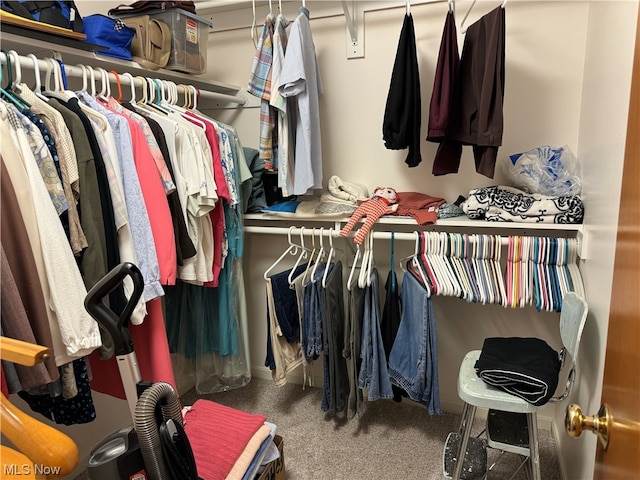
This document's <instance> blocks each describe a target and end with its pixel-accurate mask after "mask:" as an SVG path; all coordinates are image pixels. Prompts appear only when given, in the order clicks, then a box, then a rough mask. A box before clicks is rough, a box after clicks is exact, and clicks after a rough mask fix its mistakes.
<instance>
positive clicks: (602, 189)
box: [555, 1, 638, 479]
mask: <svg viewBox="0 0 640 480" xmlns="http://www.w3.org/2000/svg"><path fill="white" fill-rule="evenodd" d="M637 9H638V5H637V2H628V1H627V2H624V1H622V2H592V4H591V6H590V8H589V17H588V27H587V39H586V45H585V51H586V59H585V69H584V83H583V88H582V105H581V115H580V138H579V143H578V148H579V151H580V158H581V161H582V165H583V166H584V171H583V174H584V192H585V193H584V197H585V204H586V205H587V209H586V217H585V232H586V238H587V242H588V252H587V260H586V261H585V262H583V265H582V271H583V274H584V276H585V279H586V284H587V285H586V286H587V292H588V300H589V309H590V312H591V313H590V316H589V320H588V323H587V324H586V326H585V332H584V335H583V340H582V346H581V353H580V359H579V364H578V368H579V370H578V372H579V376H578V381H577V383H576V388H575V389H574V391H573V394H572V396H571V397H570V398H569V400H568V401H569V402H571V403H577V404H579V405H580V406H582V408H583V409H584V411H585V412H589V415H592V414H594V413H595V412H597V411H598V409H599V408H600V397H601V393H602V378H603V371H604V357H605V353H606V346H607V328H608V323H609V305H610V300H611V285H612V278H613V270H612V265H613V261H614V253H615V239H616V229H617V225H618V210H619V207H620V208H625V206H624V205H621V206H619V198H620V187H621V175H622V166H623V160H624V147H625V139H626V133H627V117H628V109H629V94H630V87H631V71H632V62H633V49H634V44H635V32H636V23H637ZM555 421H556V428H557V430H558V432H559V433H556V439H557V442H558V446H559V450H560V451H561V452H562V465H563V467H564V471H565V478H567V479H573V478H587V477H591V476H592V472H593V465H594V455H595V448H596V436H595V435H582V437H581V438H580V439H579V440H573V439H571V438H569V437H568V436H566V435H564V426H563V422H564V409H560V408H559V409H557V410H556V417H555Z"/></svg>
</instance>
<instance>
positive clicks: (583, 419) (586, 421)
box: [564, 403, 612, 450]
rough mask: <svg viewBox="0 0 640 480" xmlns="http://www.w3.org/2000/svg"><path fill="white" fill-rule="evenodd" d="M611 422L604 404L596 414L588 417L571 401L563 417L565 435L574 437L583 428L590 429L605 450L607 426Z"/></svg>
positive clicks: (607, 440)
mask: <svg viewBox="0 0 640 480" xmlns="http://www.w3.org/2000/svg"><path fill="white" fill-rule="evenodd" d="M611 422H612V418H611V413H610V412H609V407H607V405H606V404H603V405H602V406H601V407H600V410H598V414H597V415H593V416H592V417H589V416H585V415H583V414H582V409H581V408H580V406H579V405H576V404H575V403H572V404H571V405H569V406H568V407H567V413H566V415H565V417H564V428H565V430H566V431H567V435H569V436H570V437H574V438H577V437H579V436H580V435H581V434H582V431H583V430H591V431H592V432H593V433H595V434H596V435H597V436H598V440H600V445H602V448H604V449H605V450H606V449H607V447H608V446H609V428H610V425H611Z"/></svg>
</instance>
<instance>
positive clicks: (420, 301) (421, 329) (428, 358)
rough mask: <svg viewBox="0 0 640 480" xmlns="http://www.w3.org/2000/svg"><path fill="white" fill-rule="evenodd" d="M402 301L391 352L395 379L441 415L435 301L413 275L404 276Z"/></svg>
mask: <svg viewBox="0 0 640 480" xmlns="http://www.w3.org/2000/svg"><path fill="white" fill-rule="evenodd" d="M400 300H401V303H402V318H401V320H400V327H399V328H398V334H397V335H396V339H395V342H394V343H393V347H392V348H391V354H390V355H389V376H390V378H391V382H392V383H393V385H396V386H397V387H400V388H402V389H403V390H404V391H405V392H407V394H408V395H409V398H410V399H411V400H414V401H416V402H419V403H421V404H423V405H425V406H426V407H427V408H428V409H429V413H430V414H434V413H437V414H440V413H442V411H441V410H440V391H439V386H438V351H437V343H436V329H435V316H434V313H433V304H432V302H431V299H430V298H429V296H428V294H427V291H426V290H425V288H424V287H423V286H422V285H421V284H420V282H419V281H418V280H417V279H416V278H415V277H414V276H413V275H404V277H403V280H402V291H401V294H400Z"/></svg>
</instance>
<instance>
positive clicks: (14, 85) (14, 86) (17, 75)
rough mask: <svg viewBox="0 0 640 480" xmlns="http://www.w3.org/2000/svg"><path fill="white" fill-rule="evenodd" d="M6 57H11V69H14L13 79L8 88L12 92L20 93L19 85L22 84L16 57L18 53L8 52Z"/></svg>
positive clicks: (18, 62)
mask: <svg viewBox="0 0 640 480" xmlns="http://www.w3.org/2000/svg"><path fill="white" fill-rule="evenodd" d="M7 55H9V56H10V57H11V60H12V61H13V62H12V63H13V67H14V68H15V76H14V77H13V82H12V83H11V85H10V87H11V89H12V90H13V91H15V92H17V93H20V86H19V85H20V83H21V82H22V68H21V67H20V57H19V56H18V52H16V51H15V50H9V51H8V52H7Z"/></svg>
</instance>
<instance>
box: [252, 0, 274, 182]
mask: <svg viewBox="0 0 640 480" xmlns="http://www.w3.org/2000/svg"><path fill="white" fill-rule="evenodd" d="M274 20H275V17H274V16H273V14H272V13H269V14H268V15H267V18H265V20H264V26H263V27H262V35H261V36H260V38H259V39H258V46H257V48H256V53H255V56H254V58H253V64H252V66H251V76H250V79H249V85H248V86H247V92H249V93H250V94H251V95H255V96H256V97H258V98H259V99H260V145H259V151H260V157H261V158H262V159H263V160H264V164H265V168H266V169H267V170H269V171H275V170H277V168H278V165H277V158H278V153H277V146H278V130H277V126H276V118H277V112H276V110H275V109H274V108H273V107H272V106H271V104H270V101H271V92H272V90H273V88H274V85H273V84H272V80H271V69H272V64H273V26H274V25H273V24H274Z"/></svg>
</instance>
